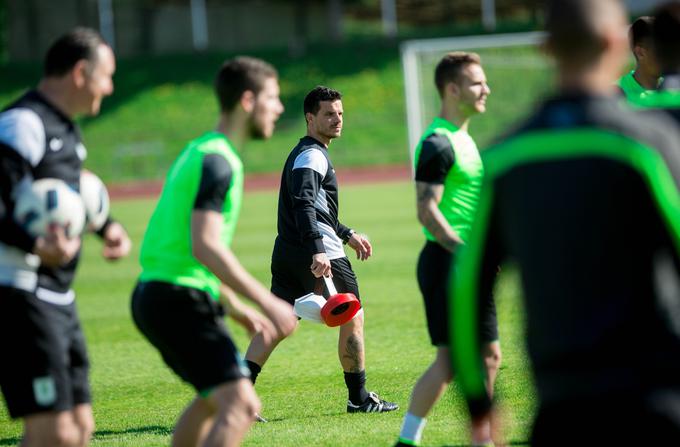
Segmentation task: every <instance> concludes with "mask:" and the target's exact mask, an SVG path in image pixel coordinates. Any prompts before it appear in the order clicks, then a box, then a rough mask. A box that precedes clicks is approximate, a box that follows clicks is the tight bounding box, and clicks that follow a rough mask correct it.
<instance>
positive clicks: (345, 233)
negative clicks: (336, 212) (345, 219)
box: [335, 221, 352, 244]
mask: <svg viewBox="0 0 680 447" xmlns="http://www.w3.org/2000/svg"><path fill="white" fill-rule="evenodd" d="M335 234H337V235H338V237H339V238H340V239H342V240H343V242H344V243H345V244H346V243H347V242H348V241H349V238H350V237H351V236H352V229H351V228H350V227H348V226H346V225H343V224H341V223H340V221H338V227H337V229H336V230H335Z"/></svg>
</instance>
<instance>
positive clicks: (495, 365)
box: [484, 344, 502, 372]
mask: <svg viewBox="0 0 680 447" xmlns="http://www.w3.org/2000/svg"><path fill="white" fill-rule="evenodd" d="M501 360H502V354H501V349H500V346H498V345H497V344H491V345H490V346H488V347H487V348H486V349H485V350H484V365H485V366H486V369H487V370H488V371H493V372H496V371H498V369H499V368H500V366H501Z"/></svg>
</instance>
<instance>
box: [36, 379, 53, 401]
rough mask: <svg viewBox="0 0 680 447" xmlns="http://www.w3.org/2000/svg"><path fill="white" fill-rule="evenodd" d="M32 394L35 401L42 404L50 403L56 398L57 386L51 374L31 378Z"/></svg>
mask: <svg viewBox="0 0 680 447" xmlns="http://www.w3.org/2000/svg"><path fill="white" fill-rule="evenodd" d="M33 395H34V396H35V401H36V402H37V403H38V404H39V405H42V406H48V405H52V404H53V403H54V402H56V400H57V387H56V386H55V384H54V378H52V377H51V376H45V377H36V378H35V379H33Z"/></svg>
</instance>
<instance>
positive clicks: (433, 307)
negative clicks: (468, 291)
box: [417, 241, 498, 346]
mask: <svg viewBox="0 0 680 447" xmlns="http://www.w3.org/2000/svg"><path fill="white" fill-rule="evenodd" d="M452 260H453V255H452V254H451V253H450V252H448V251H447V250H445V249H444V247H442V246H441V245H439V244H438V243H436V242H432V241H427V242H426V243H425V246H424V247H423V249H422V251H421V252H420V257H419V258H418V273H417V275H418V285H419V286H420V292H421V293H422V294H423V299H424V301H425V315H426V316H427V330H428V332H429V333H430V340H431V341H432V344H433V345H434V346H448V345H449V326H448V320H449V312H448V287H449V272H450V270H451V261H452ZM484 298H485V299H484V302H483V303H482V306H481V309H480V314H479V315H478V317H479V329H480V334H479V336H480V340H481V341H482V343H490V342H493V341H496V340H498V321H497V318H496V304H495V303H494V300H493V295H492V294H491V293H489V294H488V295H486V296H485V297H484ZM454 299H455V297H454Z"/></svg>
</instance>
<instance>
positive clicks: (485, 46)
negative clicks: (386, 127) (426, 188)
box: [401, 32, 553, 160]
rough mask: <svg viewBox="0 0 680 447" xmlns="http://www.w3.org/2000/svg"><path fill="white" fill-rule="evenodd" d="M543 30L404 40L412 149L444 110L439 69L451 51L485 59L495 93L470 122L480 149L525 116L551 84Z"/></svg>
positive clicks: (410, 147) (493, 92)
mask: <svg viewBox="0 0 680 447" xmlns="http://www.w3.org/2000/svg"><path fill="white" fill-rule="evenodd" d="M544 36H545V34H544V33H541V32H533V33H516V34H495V35H486V36H468V37H451V38H442V39H423V40H409V41H405V42H403V43H402V44H401V61H402V67H403V71H404V86H405V90H406V114H407V122H408V139H409V152H410V154H411V160H413V151H414V150H415V147H416V144H417V143H418V141H419V140H420V138H421V136H422V133H423V132H424V131H425V129H426V128H427V126H428V125H429V124H430V122H431V121H432V119H433V118H434V116H435V115H437V114H438V113H439V109H440V107H441V103H440V100H439V95H438V93H437V89H436V88H435V85H434V69H435V67H436V65H437V63H438V62H439V60H440V59H441V58H442V56H444V55H445V54H446V53H448V52H451V51H473V52H475V53H478V54H479V55H480V57H481V59H482V66H483V67H484V71H485V73H486V77H487V81H488V83H489V87H490V88H491V95H490V96H489V99H488V100H487V103H486V113H484V114H483V115H480V116H476V117H474V118H473V119H472V120H471V122H470V134H471V135H472V137H473V138H474V139H475V141H476V142H477V144H478V146H479V147H480V148H483V147H484V146H487V145H488V144H490V143H491V142H493V141H494V139H495V138H497V137H498V136H499V135H502V134H503V133H504V132H506V131H508V130H509V129H510V128H511V127H512V125H513V124H515V123H518V122H519V121H520V120H521V119H522V118H524V117H526V116H527V115H528V114H529V113H530V112H531V111H532V109H533V105H534V104H536V103H537V101H538V99H539V98H540V97H542V96H543V95H544V94H545V93H546V92H547V91H548V90H549V89H550V88H551V79H552V76H553V67H552V65H551V63H550V61H549V60H548V59H547V58H546V57H544V56H543V55H542V54H541V52H540V48H539V44H540V43H541V42H542V41H543V39H544Z"/></svg>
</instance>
